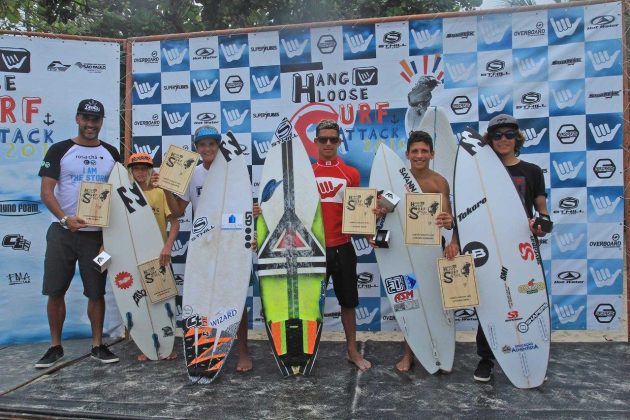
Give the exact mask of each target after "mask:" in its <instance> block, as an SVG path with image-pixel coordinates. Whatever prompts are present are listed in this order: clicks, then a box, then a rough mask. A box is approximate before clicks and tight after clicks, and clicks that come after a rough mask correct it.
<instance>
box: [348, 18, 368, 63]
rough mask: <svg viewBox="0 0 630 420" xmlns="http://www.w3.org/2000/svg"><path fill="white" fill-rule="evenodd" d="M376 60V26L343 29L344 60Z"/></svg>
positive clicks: (357, 26)
mask: <svg viewBox="0 0 630 420" xmlns="http://www.w3.org/2000/svg"><path fill="white" fill-rule="evenodd" d="M364 58H376V40H375V39H374V25H356V26H344V27H343V59H344V60H358V59H364Z"/></svg>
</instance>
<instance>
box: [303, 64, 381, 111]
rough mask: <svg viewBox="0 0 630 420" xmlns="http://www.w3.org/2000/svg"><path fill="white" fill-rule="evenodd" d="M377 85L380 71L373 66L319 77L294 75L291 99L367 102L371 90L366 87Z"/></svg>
mask: <svg viewBox="0 0 630 420" xmlns="http://www.w3.org/2000/svg"><path fill="white" fill-rule="evenodd" d="M377 83H378V69H377V68H376V67H373V66H369V67H355V68H353V69H352V72H351V73H349V72H348V71H341V72H339V73H335V72H330V73H328V74H327V75H322V74H318V75H317V76H315V75H314V74H313V73H307V74H306V75H304V76H302V74H300V73H294V74H293V91H292V95H291V99H292V100H293V102H295V103H304V102H335V101H346V100H352V101H356V100H367V99H368V98H369V90H368V88H367V87H366V86H372V85H376V84H377ZM352 86H355V87H352Z"/></svg>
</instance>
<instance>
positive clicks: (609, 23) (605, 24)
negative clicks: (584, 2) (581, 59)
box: [584, 5, 621, 41]
mask: <svg viewBox="0 0 630 420" xmlns="http://www.w3.org/2000/svg"><path fill="white" fill-rule="evenodd" d="M611 12H612V10H611V9H610V8H609V7H607V5H599V6H589V7H587V8H586V9H585V16H584V20H585V26H586V27H585V28H584V32H585V38H586V40H587V41H595V40H604V39H613V38H619V37H620V36H621V20H620V19H618V18H617V16H615V15H614V14H611ZM613 13H614V12H613Z"/></svg>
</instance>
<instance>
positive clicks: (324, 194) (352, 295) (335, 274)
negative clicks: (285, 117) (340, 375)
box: [313, 120, 372, 370]
mask: <svg viewBox="0 0 630 420" xmlns="http://www.w3.org/2000/svg"><path fill="white" fill-rule="evenodd" d="M315 134H316V137H315V142H316V143H317V150H318V153H319V159H318V161H317V162H316V163H314V164H313V172H315V178H316V179H317V187H318V189H319V195H320V200H321V205H322V215H323V218H324V232H325V236H326V267H327V268H326V281H328V279H329V278H330V276H332V278H333V287H334V289H335V296H337V300H338V301H339V305H340V306H341V322H342V324H343V329H344V331H345V334H346V343H347V346H348V360H349V361H350V362H352V363H354V364H355V365H356V366H357V367H358V368H359V369H361V370H367V369H369V368H370V367H372V364H371V363H370V362H369V361H367V360H366V359H364V358H363V356H362V355H361V354H360V353H359V352H358V351H357V341H356V329H357V326H356V313H355V308H356V307H357V306H358V305H359V292H358V290H357V256H356V254H355V252H354V248H353V246H352V243H351V242H350V240H351V238H350V235H344V234H343V233H341V223H342V214H343V195H344V191H345V188H346V187H358V186H359V184H360V178H361V177H360V175H359V171H357V170H356V168H353V167H352V166H349V165H346V164H345V163H344V162H343V161H342V160H341V159H340V158H339V157H338V156H337V149H338V148H339V144H340V138H339V125H338V124H337V123H336V122H335V121H332V120H322V121H321V122H320V123H319V124H318V125H317V128H316V131H315Z"/></svg>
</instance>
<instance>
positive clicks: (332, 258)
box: [326, 242, 359, 308]
mask: <svg viewBox="0 0 630 420" xmlns="http://www.w3.org/2000/svg"><path fill="white" fill-rule="evenodd" d="M330 276H332V279H333V288H334V289H335V296H337V300H338V301H339V306H341V307H344V308H356V307H357V306H359V290H358V288H357V254H355V252H354V247H353V246H352V244H351V243H350V242H348V243H347V244H343V245H339V246H331V247H326V282H328V279H329V278H330Z"/></svg>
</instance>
